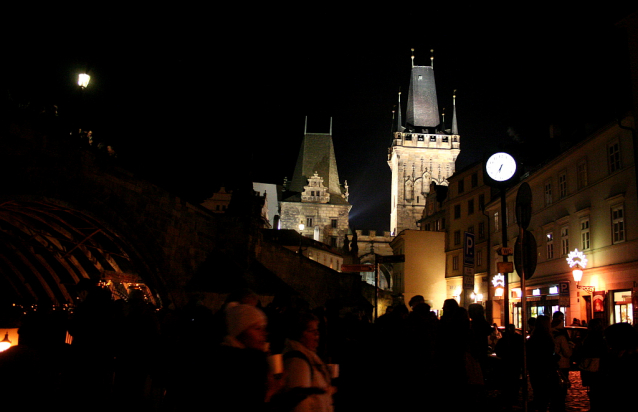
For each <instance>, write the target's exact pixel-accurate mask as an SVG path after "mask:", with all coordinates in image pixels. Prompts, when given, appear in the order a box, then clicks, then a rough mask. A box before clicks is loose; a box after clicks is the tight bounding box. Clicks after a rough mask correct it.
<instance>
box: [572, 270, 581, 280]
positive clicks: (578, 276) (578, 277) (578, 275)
mask: <svg viewBox="0 0 638 412" xmlns="http://www.w3.org/2000/svg"><path fill="white" fill-rule="evenodd" d="M572 275H574V282H580V281H581V280H582V279H583V271H582V270H580V269H574V270H572Z"/></svg>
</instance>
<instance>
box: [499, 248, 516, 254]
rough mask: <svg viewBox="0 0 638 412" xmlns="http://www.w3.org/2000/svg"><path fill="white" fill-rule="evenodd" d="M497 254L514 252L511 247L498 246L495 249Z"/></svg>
mask: <svg viewBox="0 0 638 412" xmlns="http://www.w3.org/2000/svg"><path fill="white" fill-rule="evenodd" d="M496 253H497V254H498V255H499V256H511V255H513V254H514V249H512V248H511V247H500V248H498V249H497V250H496Z"/></svg>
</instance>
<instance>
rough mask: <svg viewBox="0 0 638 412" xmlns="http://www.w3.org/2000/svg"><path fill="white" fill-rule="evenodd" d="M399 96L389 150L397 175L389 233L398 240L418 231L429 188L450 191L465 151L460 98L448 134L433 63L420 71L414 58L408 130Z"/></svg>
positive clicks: (390, 160) (393, 191)
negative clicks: (458, 118) (450, 180)
mask: <svg viewBox="0 0 638 412" xmlns="http://www.w3.org/2000/svg"><path fill="white" fill-rule="evenodd" d="M413 51H414V50H413ZM400 96H401V94H400V93H399V110H398V115H397V117H396V119H395V120H396V123H395V125H394V136H393V140H392V146H391V147H390V148H389V149H388V165H389V166H390V169H391V170H392V199H391V211H390V230H391V231H392V234H393V235H394V236H396V235H398V234H399V233H400V232H401V231H402V230H404V229H417V228H418V227H417V221H418V220H419V219H421V215H422V213H423V209H424V208H425V202H426V195H427V194H428V193H429V192H430V184H431V183H432V182H435V183H436V184H437V185H445V186H447V184H448V181H447V178H448V177H449V176H451V175H452V174H453V173H454V169H455V168H454V164H455V161H456V158H457V157H458V155H459V153H460V151H461V149H460V142H461V139H460V136H459V134H458V127H457V121H456V101H455V100H456V97H455V96H454V105H453V114H452V127H451V129H447V130H446V129H445V126H444V124H442V122H441V119H440V117H439V106H438V102H437V96H436V86H435V83H434V64H433V58H431V64H430V66H415V65H414V53H413V54H412V72H411V77H410V89H409V92H408V104H407V116H406V117H407V119H406V125H405V126H403V124H402V120H401V104H400V103H401V102H400Z"/></svg>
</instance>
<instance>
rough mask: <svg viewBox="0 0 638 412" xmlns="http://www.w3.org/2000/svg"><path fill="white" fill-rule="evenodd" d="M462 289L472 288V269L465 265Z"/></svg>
mask: <svg viewBox="0 0 638 412" xmlns="http://www.w3.org/2000/svg"><path fill="white" fill-rule="evenodd" d="M463 289H464V290H474V269H473V268H470V267H466V268H464V269H463Z"/></svg>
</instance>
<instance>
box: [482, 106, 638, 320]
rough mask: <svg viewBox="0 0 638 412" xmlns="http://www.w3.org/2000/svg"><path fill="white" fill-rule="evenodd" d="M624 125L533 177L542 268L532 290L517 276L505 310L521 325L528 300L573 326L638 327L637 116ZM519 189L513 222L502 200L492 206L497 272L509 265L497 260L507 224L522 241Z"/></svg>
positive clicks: (510, 202)
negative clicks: (576, 269)
mask: <svg viewBox="0 0 638 412" xmlns="http://www.w3.org/2000/svg"><path fill="white" fill-rule="evenodd" d="M621 124H622V126H621V125H619V124H610V125H608V126H607V127H605V128H603V129H601V130H599V131H598V132H597V133H595V134H593V135H592V136H590V137H589V138H587V139H586V140H584V141H582V142H580V143H579V144H577V145H575V146H573V147H572V148H570V149H569V150H567V151H566V152H564V153H563V154H561V155H560V156H558V157H556V158H555V159H553V160H552V161H550V162H548V163H547V164H545V165H543V166H542V167H541V168H539V169H537V170H535V171H533V172H530V173H529V176H528V177H526V178H525V180H524V181H525V182H527V183H528V184H529V185H530V188H531V191H532V216H531V222H530V225H529V228H528V230H529V231H530V232H531V233H532V234H533V235H534V237H535V239H536V245H537V266H536V270H535V272H534V274H533V276H532V277H531V278H530V279H528V280H527V281H526V290H525V291H522V290H520V278H519V276H518V274H517V273H512V274H510V275H509V295H508V297H509V305H508V307H503V308H502V310H503V311H505V310H507V311H509V313H508V316H509V319H510V322H512V321H513V322H514V323H515V324H516V325H517V326H518V327H521V326H522V325H521V306H522V305H521V297H522V296H525V297H526V301H527V308H528V309H527V312H528V313H527V316H533V317H536V316H539V315H551V314H552V313H553V312H554V311H556V310H561V311H563V312H564V313H565V315H566V319H567V320H568V322H569V323H570V324H571V322H572V320H573V319H578V320H579V321H582V320H585V321H589V320H591V319H592V318H602V319H604V320H605V323H606V324H612V323H617V322H630V323H633V322H634V320H635V310H636V306H637V305H636V299H637V295H636V290H637V289H636V285H638V230H636V228H637V227H638V222H637V221H636V219H638V202H637V197H636V170H635V159H634V148H633V141H632V130H635V129H634V127H635V126H634V122H633V119H631V118H625V119H624V120H623V121H622V123H621ZM519 186H520V183H519V185H517V186H515V187H513V188H512V189H510V190H509V191H508V192H507V196H506V205H507V207H506V212H505V216H503V212H502V211H501V204H500V201H494V202H491V203H490V204H488V205H487V213H488V214H489V216H490V220H491V223H492V224H491V226H490V230H491V234H492V236H491V241H490V248H489V249H490V253H492V262H491V265H492V267H491V273H494V274H496V273H497V271H496V262H497V261H501V260H502V258H501V257H500V256H497V255H496V251H497V249H498V248H499V247H500V246H501V236H500V233H501V230H502V225H506V230H507V234H508V243H509V246H510V247H511V246H514V241H515V240H516V238H517V236H518V232H519V228H518V225H517V224H516V222H515V212H514V210H515V202H516V194H517V191H518V188H519ZM576 249H577V250H578V252H582V253H583V254H584V256H585V257H586V259H587V264H586V266H585V267H584V268H583V276H582V279H581V280H580V282H577V281H575V280H574V277H573V274H572V268H570V266H569V265H568V262H567V258H568V257H569V256H570V252H574V251H575V250H576ZM572 256H573V255H572ZM572 260H574V259H572ZM576 260H579V259H576ZM492 298H493V299H495V300H496V301H498V300H499V298H494V297H493V296H492ZM502 315H503V314H502V313H501V315H500V316H501V318H502ZM494 316H495V317H497V316H498V314H497V313H494Z"/></svg>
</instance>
